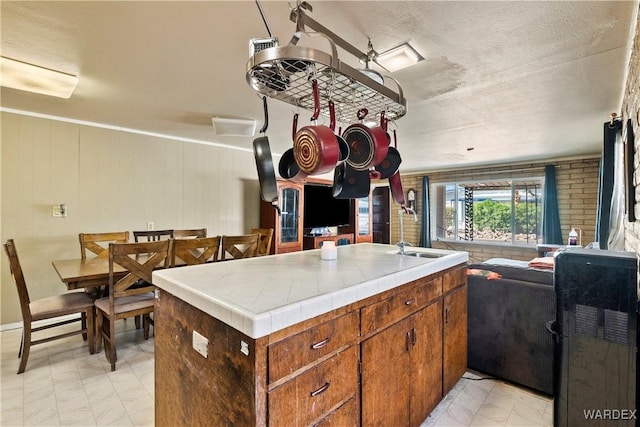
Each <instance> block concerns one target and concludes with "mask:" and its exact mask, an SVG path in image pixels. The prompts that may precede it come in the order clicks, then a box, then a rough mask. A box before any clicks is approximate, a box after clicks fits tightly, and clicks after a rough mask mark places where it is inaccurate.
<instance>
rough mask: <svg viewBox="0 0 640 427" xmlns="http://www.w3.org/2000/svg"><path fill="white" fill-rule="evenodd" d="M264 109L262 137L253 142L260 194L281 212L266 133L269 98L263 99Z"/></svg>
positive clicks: (264, 97)
mask: <svg viewBox="0 0 640 427" xmlns="http://www.w3.org/2000/svg"><path fill="white" fill-rule="evenodd" d="M262 105H263V108H264V126H262V129H260V133H261V134H262V136H260V137H258V138H256V139H254V140H253V154H254V157H255V159H256V169H257V171H258V181H259V182H260V193H261V197H262V200H264V201H265V202H268V203H271V204H272V205H273V207H274V208H275V209H276V210H277V211H278V212H280V208H279V207H278V187H277V186H276V173H275V171H274V170H273V158H272V157H271V148H270V147H269V138H267V137H266V135H265V133H266V131H267V128H268V127H269V111H268V109H267V97H266V96H263V97H262Z"/></svg>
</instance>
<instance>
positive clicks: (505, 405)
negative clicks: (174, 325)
mask: <svg viewBox="0 0 640 427" xmlns="http://www.w3.org/2000/svg"><path fill="white" fill-rule="evenodd" d="M76 326H77V325H70V328H75V327H76ZM116 328H117V331H118V344H117V345H118V361H117V363H116V371H115V372H111V366H110V364H109V362H108V361H107V360H106V357H105V354H104V351H101V352H100V353H98V354H94V355H90V354H89V352H88V350H87V347H86V342H85V341H83V340H82V339H81V338H80V337H79V336H72V337H69V338H66V339H63V340H58V341H52V342H49V343H46V344H42V345H37V346H34V347H32V349H31V355H30V357H29V363H28V364H27V370H26V371H25V372H24V373H23V374H21V375H16V371H17V369H18V364H19V362H20V359H18V357H17V352H18V347H19V346H20V338H21V333H22V332H21V330H11V331H4V332H0V410H1V411H0V413H1V415H0V425H2V426H3V427H4V426H58V425H62V426H73V425H81V426H93V425H97V426H123V427H124V426H153V425H154V416H155V413H154V393H155V390H154V386H155V383H154V359H153V354H154V347H153V346H154V340H153V338H151V339H149V340H144V339H143V337H142V331H141V330H136V329H135V326H134V322H133V321H127V322H118V323H117V324H116ZM466 378H470V379H466ZM482 378H484V376H483V375H482V374H480V373H477V372H467V373H466V374H465V376H464V377H463V378H462V379H461V380H460V381H458V383H457V384H456V385H455V386H454V387H453V389H452V390H451V391H450V392H449V393H448V394H447V395H446V396H445V397H444V399H443V400H442V402H440V404H439V405H438V406H437V407H436V408H435V409H434V410H433V412H432V413H431V415H430V416H429V417H428V418H427V419H426V420H425V421H424V422H423V424H422V427H436V426H455V427H460V426H467V425H470V426H504V427H507V426H512V425H513V426H518V425H522V426H535V427H537V426H540V427H542V426H551V425H552V424H553V403H552V400H551V399H549V398H547V397H544V396H541V395H538V394H535V393H531V392H529V391H528V390H525V389H522V388H519V387H516V386H513V385H511V384H508V383H505V382H503V381H499V380H492V379H482ZM473 379H475V380H473Z"/></svg>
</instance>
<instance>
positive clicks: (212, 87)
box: [0, 0, 638, 172]
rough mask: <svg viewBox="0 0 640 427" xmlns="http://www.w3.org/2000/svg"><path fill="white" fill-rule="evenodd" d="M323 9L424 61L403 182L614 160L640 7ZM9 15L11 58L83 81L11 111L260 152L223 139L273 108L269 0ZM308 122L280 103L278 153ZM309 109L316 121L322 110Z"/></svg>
mask: <svg viewBox="0 0 640 427" xmlns="http://www.w3.org/2000/svg"><path fill="white" fill-rule="evenodd" d="M291 4H294V3H293V2H292V3H291ZM311 5H312V6H313V12H312V13H310V14H309V15H310V16H311V17H312V18H313V19H315V20H316V21H318V22H320V23H321V24H322V25H324V26H325V27H327V28H328V29H330V30H331V31H333V32H334V33H336V34H337V35H339V36H340V37H342V38H343V39H345V40H346V41H347V42H349V43H351V44H352V45H353V46H355V47H357V48H358V49H360V50H362V51H365V50H366V48H367V41H368V39H369V38H370V39H371V41H372V43H373V47H374V48H375V49H376V50H377V51H378V52H382V51H385V50H387V49H390V48H392V47H394V46H396V45H398V44H400V43H402V42H410V43H411V45H412V46H413V47H414V48H415V49H416V50H417V51H418V52H419V53H420V54H421V55H422V56H423V57H424V58H425V60H424V61H422V62H421V63H419V64H416V65H413V66H411V67H409V68H407V69H405V70H402V71H398V72H396V73H393V77H395V78H396V79H397V80H398V81H399V82H400V84H401V85H402V88H403V91H404V96H405V98H406V100H407V114H406V115H405V116H404V117H402V118H401V119H399V120H397V122H396V126H397V134H398V150H399V151H400V153H401V155H402V159H403V162H402V165H401V171H403V172H415V171H429V170H442V169H452V168H463V167H468V166H478V165H489V164H498V163H505V162H514V163H516V162H525V161H536V160H542V159H549V158H562V157H572V156H581V155H587V154H597V153H599V152H600V147H601V144H602V123H603V122H604V121H606V120H607V119H608V118H609V115H610V113H612V112H618V113H619V112H620V106H621V102H622V94H623V89H624V85H625V78H626V74H625V71H626V69H627V67H628V57H629V53H630V49H631V47H630V42H631V37H630V32H631V31H633V30H634V23H635V20H636V18H635V17H636V14H637V11H638V1H637V0H635V1H633V2H632V1H620V2H615V1H602V2H599V1H591V2H583V1H577V2H556V1H499V2H485V1H483V2H480V1H477V2H476V1H469V2H463V1H438V2H431V1H402V2H401V1H385V2H373V1H368V2H363V1H333V2H330V1H319V0H313V1H312V2H311ZM0 7H1V11H0V12H1V13H0V19H1V27H2V28H1V33H0V35H1V42H2V44H1V49H2V55H3V56H6V57H11V58H14V59H18V60H21V61H25V62H30V63H35V64H38V65H42V66H45V67H47V68H52V69H56V70H60V71H64V72H67V73H72V74H77V75H78V77H79V79H80V83H79V84H78V87H77V89H76V91H75V92H74V94H73V96H72V97H71V98H70V99H59V98H52V97H47V96H43V95H36V94H31V93H27V92H22V91H17V90H13V89H8V88H4V87H3V88H2V92H1V105H2V108H3V109H5V110H7V111H14V110H21V111H28V112H35V113H39V114H44V115H52V116H57V117H63V118H69V119H74V120H80V121H87V122H95V123H100V124H104V125H109V126H114V127H116V128H126V129H135V130H139V131H144V132H151V133H158V134H163V135H168V136H172V137H178V138H185V139H189V140H194V141H204V142H216V143H223V144H227V145H232V146H235V147H240V148H243V149H247V150H251V147H252V144H251V142H252V141H253V139H254V137H221V136H216V135H215V134H214V130H213V127H212V126H211V117H212V116H221V117H227V118H253V119H256V120H257V122H258V128H259V127H260V126H261V124H262V121H263V118H262V102H261V100H260V97H259V96H258V95H257V94H256V93H255V92H254V91H253V90H252V89H251V88H250V87H249V85H248V84H247V81H246V67H247V61H248V59H249V40H250V39H252V38H264V37H268V33H267V29H266V27H265V24H264V23H263V20H262V18H261V17H260V14H259V11H258V8H257V5H256V3H255V2H254V1H201V2H186V1H175V2H169V1H161V2H153V1H141V2H127V1H124V2H98V1H83V2H74V1H70V2H63V1H55V2H32V1H2V2H1V3H0ZM262 7H263V9H264V12H265V16H266V18H267V22H268V24H269V26H270V28H271V32H272V34H273V36H275V37H278V38H279V39H280V44H281V45H283V44H286V43H288V42H289V40H290V38H291V36H292V34H293V32H294V31H295V24H294V23H293V22H292V21H290V20H289V11H290V4H289V3H287V2H284V1H265V0H263V2H262ZM320 42H322V40H320ZM307 44H308V45H309V46H314V47H317V48H319V49H323V50H326V51H329V50H328V48H327V46H328V45H327V44H326V42H325V43H324V44H322V43H319V42H318V40H317V39H316V38H309V37H304V36H303V38H302V39H301V41H300V42H299V44H298V45H307ZM329 52H330V51H329ZM338 53H339V56H340V59H341V60H342V61H344V62H346V63H349V64H350V65H351V66H353V67H356V68H358V67H361V66H362V65H360V64H359V63H358V61H357V59H356V58H355V57H353V56H352V55H350V54H348V53H347V52H345V51H343V50H341V49H339V50H338ZM372 68H376V67H375V65H373V66H372ZM389 87H390V88H394V86H393V85H389ZM295 112H296V108H295V107H293V106H291V105H289V104H286V103H284V102H282V101H278V100H272V101H270V102H269V128H268V130H267V136H268V137H269V141H270V143H271V151H272V153H273V154H274V155H275V156H276V157H277V156H278V155H279V154H281V153H283V152H284V151H285V150H286V149H287V148H290V147H291V146H292V139H291V120H292V116H293V114H294V113H295ZM300 115H301V123H305V121H306V120H308V118H309V117H310V116H311V113H310V112H308V111H306V110H303V111H300ZM344 125H348V123H346V124H344ZM276 161H277V158H276Z"/></svg>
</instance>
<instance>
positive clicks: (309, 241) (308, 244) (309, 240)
mask: <svg viewBox="0 0 640 427" xmlns="http://www.w3.org/2000/svg"><path fill="white" fill-rule="evenodd" d="M340 239H348V240H349V244H352V243H353V233H344V234H331V235H329V236H311V235H306V236H304V238H303V239H302V247H303V249H304V250H307V249H318V248H319V247H320V242H325V241H327V240H331V241H333V242H335V244H336V246H338V240H340Z"/></svg>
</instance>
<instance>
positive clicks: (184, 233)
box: [173, 228, 207, 239]
mask: <svg viewBox="0 0 640 427" xmlns="http://www.w3.org/2000/svg"><path fill="white" fill-rule="evenodd" d="M189 237H207V229H206V228H195V229H191V230H173V238H174V239H186V238H189Z"/></svg>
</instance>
